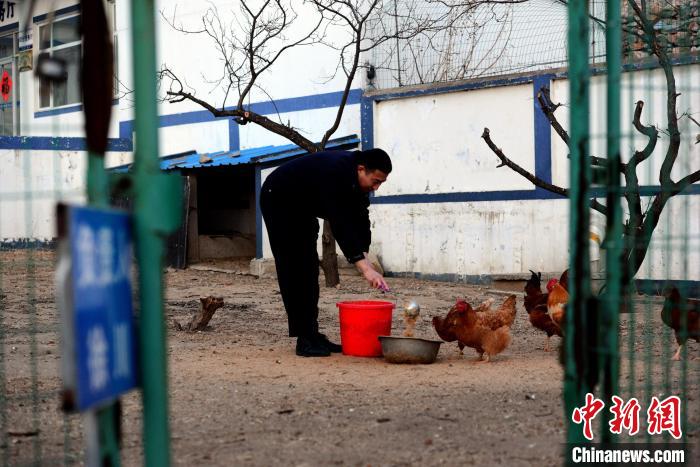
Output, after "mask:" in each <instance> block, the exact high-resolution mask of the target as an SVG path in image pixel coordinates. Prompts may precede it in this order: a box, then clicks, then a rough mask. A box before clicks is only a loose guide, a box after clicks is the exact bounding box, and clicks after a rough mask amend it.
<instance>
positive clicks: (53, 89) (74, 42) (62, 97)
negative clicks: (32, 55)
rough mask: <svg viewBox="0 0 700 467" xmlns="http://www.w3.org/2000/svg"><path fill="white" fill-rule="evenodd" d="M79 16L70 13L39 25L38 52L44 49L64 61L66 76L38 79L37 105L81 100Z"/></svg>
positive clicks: (41, 106) (44, 51) (51, 105)
mask: <svg viewBox="0 0 700 467" xmlns="http://www.w3.org/2000/svg"><path fill="white" fill-rule="evenodd" d="M81 46H82V42H81V40H80V16H79V15H75V16H70V17H68V18H61V19H58V20H54V21H53V22H52V23H48V24H43V25H41V26H39V53H46V54H49V55H50V56H52V57H53V58H56V59H60V60H62V61H63V62H64V63H65V64H66V74H67V75H66V80H65V81H62V82H53V83H52V82H51V81H49V80H47V79H46V78H40V80H39V107H40V108H42V109H44V108H49V107H60V106H63V105H70V104H77V103H79V102H81V101H82V98H81V95H80V55H81V50H82V47H81Z"/></svg>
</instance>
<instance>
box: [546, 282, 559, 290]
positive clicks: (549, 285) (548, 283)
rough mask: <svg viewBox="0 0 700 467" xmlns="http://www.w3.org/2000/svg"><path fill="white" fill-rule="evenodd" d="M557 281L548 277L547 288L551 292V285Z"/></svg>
mask: <svg viewBox="0 0 700 467" xmlns="http://www.w3.org/2000/svg"><path fill="white" fill-rule="evenodd" d="M557 283H559V279H550V280H549V282H547V290H548V291H550V292H551V290H552V287H554V284H557Z"/></svg>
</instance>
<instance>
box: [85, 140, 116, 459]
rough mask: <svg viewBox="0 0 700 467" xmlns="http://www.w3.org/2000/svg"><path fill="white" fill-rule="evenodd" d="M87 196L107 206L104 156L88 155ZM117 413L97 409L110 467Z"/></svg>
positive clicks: (93, 202) (101, 441) (112, 407)
mask: <svg viewBox="0 0 700 467" xmlns="http://www.w3.org/2000/svg"><path fill="white" fill-rule="evenodd" d="M87 195H88V202H89V203H90V204H91V205H93V206H97V207H101V208H106V207H108V206H109V189H108V187H107V171H106V170H105V164H104V154H97V153H94V152H89V153H88V174H87ZM118 413H119V412H118V411H117V410H116V403H112V404H109V405H108V406H106V407H102V408H100V409H97V420H98V430H99V436H98V439H99V444H100V446H99V449H100V451H99V456H100V457H99V458H100V461H101V462H104V463H105V464H108V465H110V466H111V467H119V466H120V465H121V460H120V456H119V439H118V437H117V433H116V431H115V430H114V427H115V424H118V423H120V421H119V420H118V417H119V415H118Z"/></svg>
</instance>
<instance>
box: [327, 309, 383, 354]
mask: <svg viewBox="0 0 700 467" xmlns="http://www.w3.org/2000/svg"><path fill="white" fill-rule="evenodd" d="M336 306H337V307H338V308H339V309H340V344H341V346H342V347H343V354H344V355H354V356H356V357H381V356H382V345H381V343H380V342H379V336H388V335H390V334H391V312H392V311H393V309H394V304H393V303H391V302H382V301H378V300H357V301H351V302H338V303H336Z"/></svg>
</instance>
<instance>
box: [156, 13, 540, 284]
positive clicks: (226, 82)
mask: <svg viewBox="0 0 700 467" xmlns="http://www.w3.org/2000/svg"><path fill="white" fill-rule="evenodd" d="M525 1H527V0H460V1H454V0H306V1H305V2H304V3H303V8H304V15H305V16H306V15H310V14H314V15H315V17H314V18H315V19H314V20H313V21H307V24H311V26H309V27H307V28H306V29H304V28H303V27H302V28H300V27H299V26H298V24H297V23H298V19H299V13H298V12H297V11H296V10H295V8H294V7H293V4H294V3H295V2H294V1H293V0H260V1H254V0H239V1H238V3H239V11H238V14H236V15H234V19H233V20H232V21H231V23H230V24H226V23H224V21H223V20H222V16H221V15H220V14H219V11H218V10H217V8H216V6H214V5H212V6H210V8H209V9H208V10H207V11H206V13H205V15H204V16H203V17H202V18H201V24H200V25H199V26H198V27H197V28H189V27H186V26H184V25H183V24H182V22H180V21H178V19H177V12H176V11H174V12H173V13H172V14H171V15H166V14H165V13H164V12H161V15H162V16H163V18H164V19H165V20H166V22H167V23H168V24H169V25H170V26H171V27H172V28H174V29H175V30H177V31H180V32H181V33H183V34H202V35H205V36H207V37H209V38H210V40H211V42H212V44H213V45H214V47H216V50H217V52H218V55H219V60H220V62H221V69H220V70H221V71H220V73H219V74H218V76H217V77H216V78H215V79H213V80H210V81H209V83H210V84H211V85H212V86H213V87H215V88H217V89H221V90H223V93H222V94H223V98H222V99H221V102H218V103H213V102H209V101H207V100H206V99H203V98H201V97H199V96H197V93H196V91H195V90H193V89H191V88H190V87H189V86H187V85H186V82H185V81H184V80H183V79H181V78H180V77H179V76H178V75H177V74H176V73H175V72H174V71H173V70H171V69H170V68H168V67H167V66H164V67H162V69H161V71H160V73H159V78H160V83H161V87H164V88H165V100H167V101H168V102H171V103H177V102H183V101H191V102H194V103H196V104H198V105H200V106H201V107H203V108H205V109H207V110H208V111H209V112H211V114H212V115H214V116H215V117H221V118H231V117H233V118H234V119H235V120H236V122H237V123H238V124H239V125H246V124H248V123H254V124H256V125H260V126H261V127H263V128H265V129H266V130H268V131H271V132H272V133H275V134H278V135H281V136H283V137H285V138H287V139H288V140H289V141H291V142H293V143H294V144H296V145H298V146H299V147H301V148H303V149H305V150H306V151H308V152H310V153H314V152H317V151H321V150H323V149H324V148H325V147H326V145H327V143H328V141H329V140H330V138H331V137H332V136H333V134H334V133H335V132H336V131H337V130H338V128H339V126H340V122H341V120H342V116H343V113H344V110H345V106H346V104H347V100H348V96H349V95H350V90H351V88H352V85H353V83H354V81H355V78H356V76H357V74H358V71H359V70H361V69H363V68H367V69H368V71H369V68H370V67H371V65H369V64H368V63H362V61H361V60H362V56H363V55H364V54H367V53H368V52H369V51H371V50H373V49H374V48H376V47H378V46H380V45H382V44H385V43H387V42H388V41H398V42H401V41H409V40H410V39H412V38H414V37H416V36H417V35H419V34H427V33H430V32H432V33H435V32H436V31H441V30H444V29H445V28H449V27H451V26H454V25H455V24H457V20H458V19H459V18H462V17H463V16H464V15H467V14H468V13H469V12H470V11H472V10H473V9H474V8H476V7H477V6H479V5H483V4H489V3H495V4H501V3H522V2H525ZM426 3H428V4H431V3H432V4H438V3H439V4H442V5H443V6H445V9H443V11H442V12H440V13H436V12H435V10H431V9H426V8H422V6H424V4H426ZM297 5H298V3H297ZM329 31H333V32H334V34H330V33H329ZM311 46H315V47H317V46H322V47H330V48H332V49H333V50H335V51H336V52H337V54H338V62H337V67H336V70H335V73H334V74H333V76H331V77H329V80H330V79H333V78H335V77H337V76H339V74H341V73H342V75H340V76H342V77H343V79H344V86H343V91H342V93H341V97H340V101H339V103H338V109H337V112H336V114H335V117H334V118H333V121H332V122H330V126H329V127H328V129H327V130H326V131H325V133H324V135H323V137H322V138H321V141H319V142H314V141H312V140H310V139H309V138H307V137H306V136H304V135H303V134H302V132H301V130H300V129H297V128H294V127H293V126H292V125H291V122H288V123H287V124H285V123H283V122H282V121H281V120H279V119H278V121H275V120H273V119H271V118H268V117H266V116H264V115H260V114H258V113H256V112H254V111H252V110H251V108H250V106H249V105H247V104H246V102H247V101H248V100H249V98H250V95H251V92H252V91H253V90H254V89H256V90H258V91H261V92H262V93H263V94H265V95H266V96H267V97H268V98H269V99H270V100H273V99H272V96H269V94H268V93H267V92H266V90H265V89H264V88H262V87H261V86H260V84H259V82H260V77H261V76H264V74H265V73H266V72H268V71H269V70H270V69H271V68H272V67H273V66H274V65H275V63H277V62H278V61H279V59H280V57H282V56H283V55H284V54H285V53H286V52H288V51H289V50H291V49H293V48H299V47H311ZM321 267H322V268H323V271H324V275H325V277H326V286H329V287H332V286H335V285H337V284H338V283H339V276H338V267H337V254H336V251H335V240H334V238H333V236H332V233H331V230H330V226H329V224H328V222H324V226H323V258H322V261H321Z"/></svg>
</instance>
